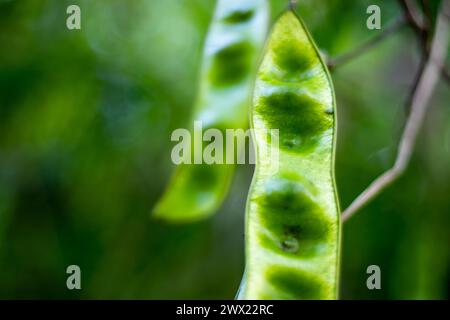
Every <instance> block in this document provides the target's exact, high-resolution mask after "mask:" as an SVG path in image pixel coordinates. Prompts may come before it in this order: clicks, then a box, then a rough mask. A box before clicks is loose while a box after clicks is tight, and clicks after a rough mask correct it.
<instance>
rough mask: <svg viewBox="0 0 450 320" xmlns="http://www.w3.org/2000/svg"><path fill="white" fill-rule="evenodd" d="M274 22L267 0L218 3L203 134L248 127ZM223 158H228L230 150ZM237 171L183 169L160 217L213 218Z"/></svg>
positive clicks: (206, 60)
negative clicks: (260, 64) (258, 73)
mask: <svg viewBox="0 0 450 320" xmlns="http://www.w3.org/2000/svg"><path fill="white" fill-rule="evenodd" d="M268 18H269V17H268V6H267V2H266V0H246V1H242V0H219V1H218V3H217V7H216V10H215V14H214V17H213V21H212V24H211V26H210V31H209V34H208V36H207V39H206V43H205V49H204V54H203V65H202V70H201V74H200V88H199V94H198V97H197V103H196V106H195V111H194V119H193V122H194V121H201V122H202V126H203V130H205V131H206V130H207V129H210V128H215V129H218V130H220V131H221V132H222V134H223V135H224V136H225V134H224V133H225V130H226V129H239V128H247V127H248V107H249V105H250V100H251V89H252V85H253V80H254V73H255V71H256V67H257V63H258V58H259V55H260V53H261V50H262V47H263V45H264V39H265V37H266V32H267V28H268ZM204 147H205V144H204V145H203V146H200V149H201V150H200V151H203V149H204ZM194 150H195V147H194ZM197 151H198V149H197ZM223 158H224V159H226V158H227V156H226V154H225V150H224V157H223ZM224 162H226V161H224ZM234 169H235V165H234V164H205V163H202V164H181V165H179V166H178V167H177V168H176V172H175V174H174V175H173V177H172V179H171V181H170V182H169V186H168V188H167V190H166V192H165V194H164V195H163V197H162V199H161V200H160V202H159V203H158V204H157V206H156V207H155V210H154V216H155V217H157V218H161V219H164V220H169V221H173V222H189V221H193V220H198V219H201V218H204V217H206V216H209V215H210V214H212V213H213V212H214V211H215V210H216V209H217V208H218V207H219V206H220V205H221V203H222V201H223V199H224V198H225V196H226V194H227V191H228V189H229V185H230V182H231V179H232V176H233V172H234Z"/></svg>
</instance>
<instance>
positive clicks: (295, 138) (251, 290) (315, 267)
mask: <svg viewBox="0 0 450 320" xmlns="http://www.w3.org/2000/svg"><path fill="white" fill-rule="evenodd" d="M334 109H335V98H334V92H333V86H332V82H331V79H330V76H329V73H328V71H327V68H326V66H325V64H324V63H323V61H322V59H321V56H320V54H319V52H318V50H317V48H316V46H315V44H314V42H313V40H312V38H311V36H310V35H309V33H308V31H307V30H306V28H305V26H304V25H303V22H302V21H301V20H300V18H299V17H297V15H296V14H295V13H294V12H293V11H291V10H288V11H287V12H285V13H283V14H282V15H281V17H279V18H278V20H277V22H276V24H275V26H274V28H273V30H272V32H271V35H270V37H269V39H268V43H267V45H266V49H265V53H264V58H263V61H262V64H261V66H260V69H259V71H258V75H257V80H256V84H255V89H254V97H253V110H252V121H251V122H252V126H253V128H254V129H255V132H256V134H255V136H254V142H255V146H256V149H257V152H256V168H255V173H254V177H253V182H252V185H251V188H250V192H249V197H248V202H247V216H246V270H245V274H244V278H243V281H242V285H241V288H240V292H239V293H238V298H240V299H335V298H336V297H337V274H338V265H339V263H338V261H339V259H338V257H339V255H338V252H339V244H340V238H339V237H340V223H339V206H338V201H337V195H336V189H335V185H334V173H333V172H334V134H335V130H334V123H335V115H334ZM261 129H265V130H268V129H279V147H278V148H279V149H278V150H279V156H278V164H279V166H278V171H276V172H273V171H269V170H268V169H267V168H269V167H270V165H271V163H273V161H274V159H271V158H270V157H265V156H264V155H266V154H269V153H268V152H267V148H269V147H270V144H271V139H273V138H274V137H273V136H272V137H271V138H270V137H269V138H268V137H267V135H263V134H259V132H263V131H264V130H261Z"/></svg>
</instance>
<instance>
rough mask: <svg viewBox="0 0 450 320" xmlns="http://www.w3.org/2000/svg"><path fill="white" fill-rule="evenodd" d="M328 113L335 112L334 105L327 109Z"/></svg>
mask: <svg viewBox="0 0 450 320" xmlns="http://www.w3.org/2000/svg"><path fill="white" fill-rule="evenodd" d="M325 113H326V114H334V109H333V108H332V107H330V108H328V109H326V110H325Z"/></svg>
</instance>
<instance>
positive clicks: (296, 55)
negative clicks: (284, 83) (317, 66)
mask: <svg viewBox="0 0 450 320" xmlns="http://www.w3.org/2000/svg"><path fill="white" fill-rule="evenodd" d="M273 50H274V54H273V59H274V62H275V64H276V65H277V66H278V68H280V69H281V70H283V71H284V72H285V73H286V74H288V75H300V74H301V73H303V72H307V71H308V70H309V69H310V68H311V67H312V65H313V64H314V58H315V56H314V55H313V53H312V52H311V50H308V48H306V47H304V46H302V45H299V44H298V43H292V42H288V41H280V42H279V43H277V44H275V46H274V48H273Z"/></svg>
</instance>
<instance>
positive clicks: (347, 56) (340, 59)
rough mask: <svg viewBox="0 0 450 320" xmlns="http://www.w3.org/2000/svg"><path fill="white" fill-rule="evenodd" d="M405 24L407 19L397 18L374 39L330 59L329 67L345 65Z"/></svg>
mask: <svg viewBox="0 0 450 320" xmlns="http://www.w3.org/2000/svg"><path fill="white" fill-rule="evenodd" d="M404 25H405V19H404V18H403V17H400V18H398V19H397V20H395V21H394V22H393V23H392V24H391V25H389V26H388V27H386V28H385V29H384V30H383V31H382V32H380V33H378V34H377V35H376V36H374V37H373V38H372V39H370V40H368V41H367V42H365V43H363V44H361V45H359V46H358V47H356V48H354V49H353V50H351V51H349V52H347V53H343V54H342V55H339V56H337V57H335V58H331V59H329V61H328V63H327V65H328V68H330V69H334V68H336V67H337V66H340V65H343V64H345V63H347V62H349V61H351V60H353V59H354V58H356V57H358V56H360V55H362V54H364V53H365V52H367V51H368V50H369V49H371V48H372V47H374V46H375V45H377V44H378V43H380V42H381V41H383V40H384V39H386V38H387V37H388V36H390V35H391V34H393V33H395V32H396V31H397V30H399V29H400V28H401V27H403V26H404Z"/></svg>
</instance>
